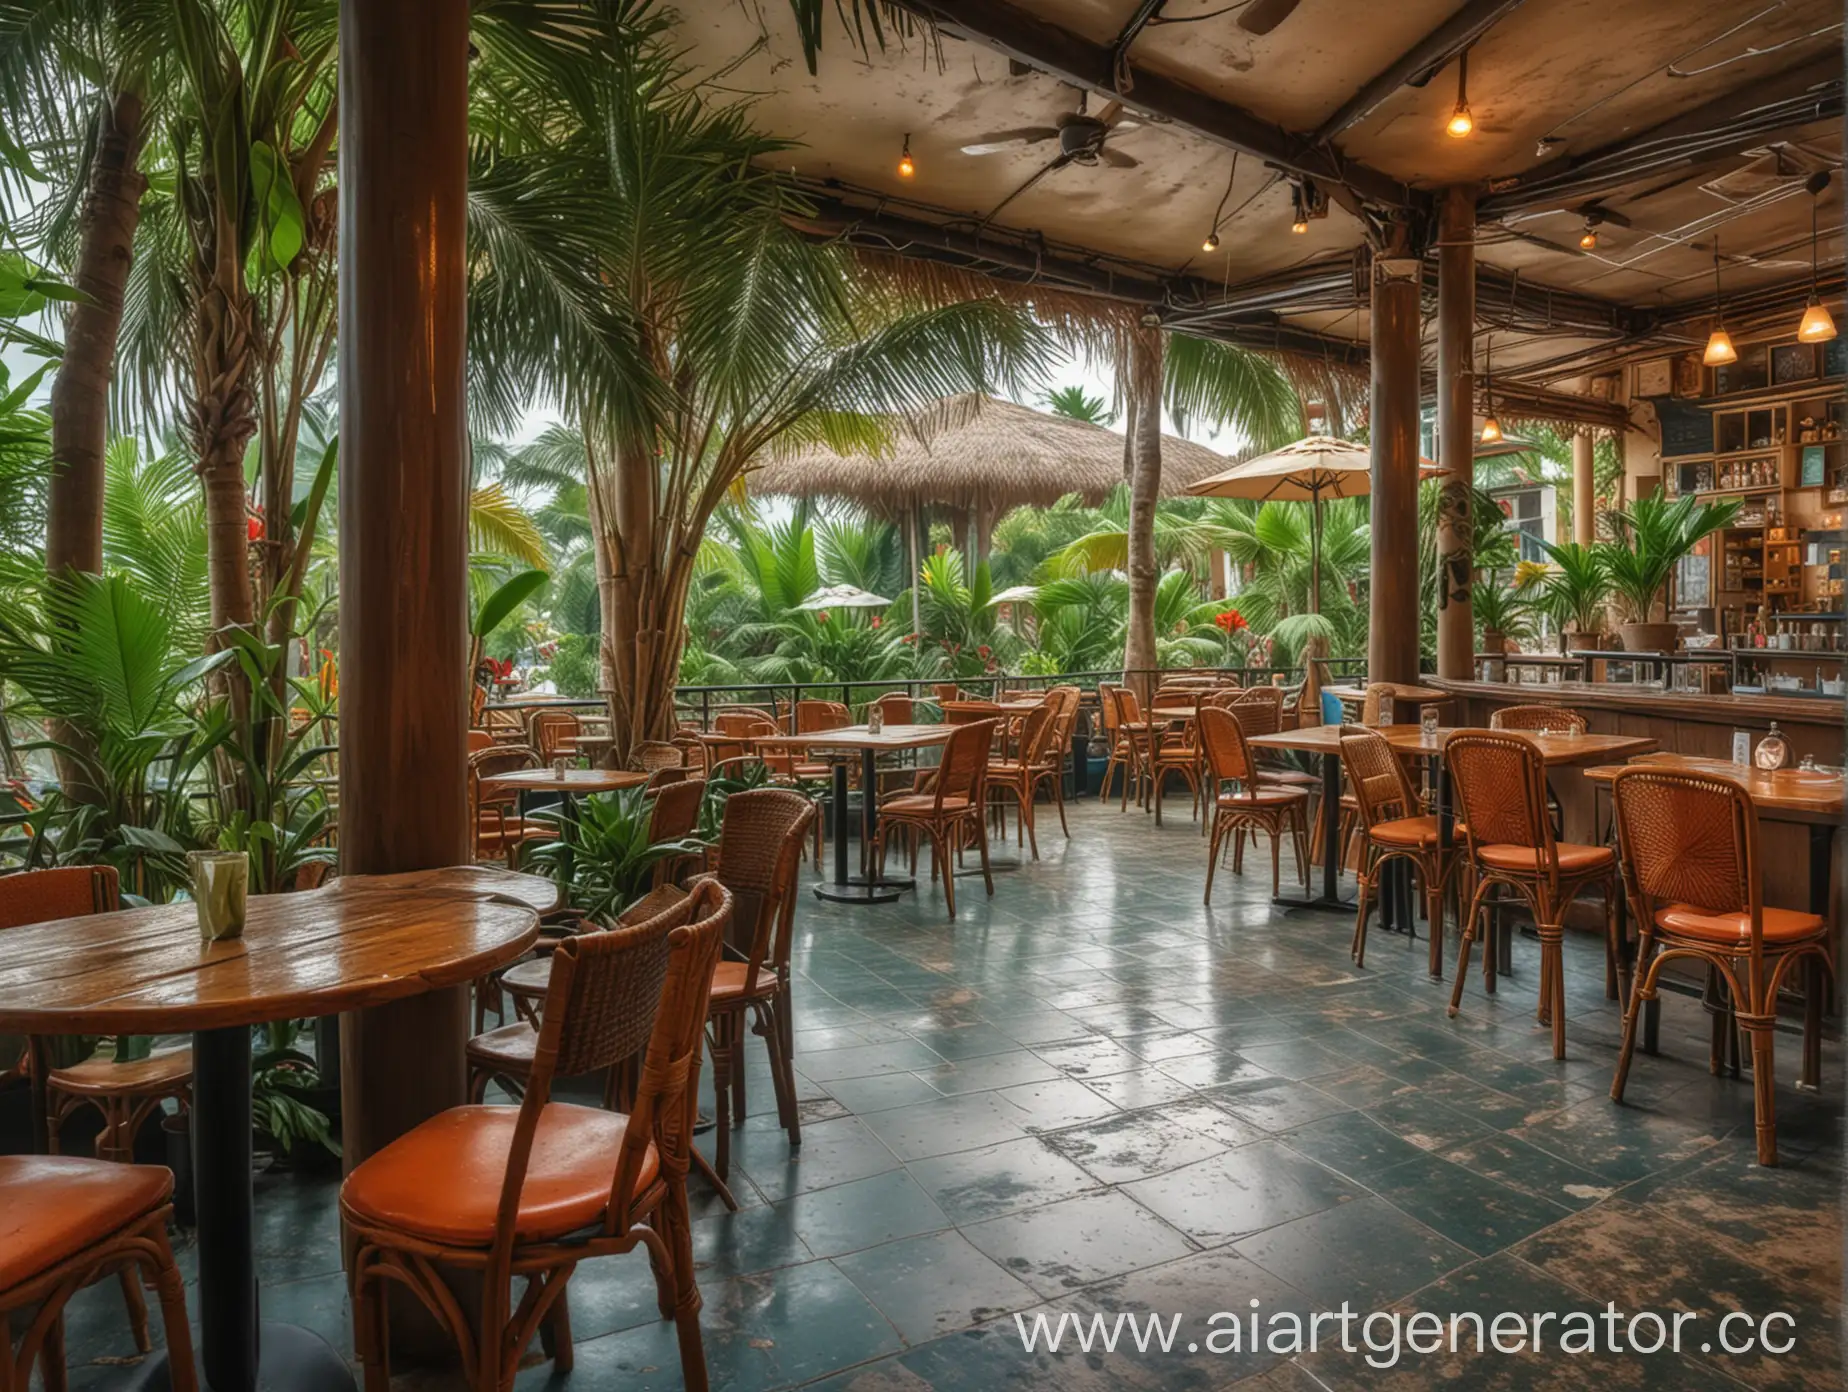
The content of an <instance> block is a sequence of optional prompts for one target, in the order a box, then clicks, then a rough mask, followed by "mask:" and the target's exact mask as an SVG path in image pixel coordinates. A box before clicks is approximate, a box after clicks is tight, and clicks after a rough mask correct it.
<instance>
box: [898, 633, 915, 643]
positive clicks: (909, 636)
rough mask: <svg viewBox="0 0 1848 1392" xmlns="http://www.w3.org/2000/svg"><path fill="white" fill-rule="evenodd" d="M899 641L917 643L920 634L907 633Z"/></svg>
mask: <svg viewBox="0 0 1848 1392" xmlns="http://www.w3.org/2000/svg"><path fill="white" fill-rule="evenodd" d="M898 641H899V642H901V643H915V642H917V641H918V635H917V634H915V633H907V634H906V635H905V636H904V637H903V638H900V639H899V640H898Z"/></svg>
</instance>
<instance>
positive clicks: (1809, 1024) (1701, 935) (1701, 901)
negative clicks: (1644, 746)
mask: <svg viewBox="0 0 1848 1392" xmlns="http://www.w3.org/2000/svg"><path fill="white" fill-rule="evenodd" d="M1611 800H1612V802H1613V804H1614V805H1615V807H1616V819H1617V837H1618V842H1619V844H1620V845H1621V847H1622V849H1623V874H1624V881H1625V886H1626V888H1627V890H1628V892H1629V895H1630V902H1631V904H1632V905H1633V906H1634V909H1635V913H1636V921H1637V924H1638V925H1639V933H1640V939H1641V941H1640V943H1639V946H1638V950H1637V958H1636V980H1635V985H1634V986H1633V987H1632V989H1631V991H1630V999H1629V1001H1628V1003H1627V1006H1626V1008H1625V1010H1624V1017H1623V1048H1622V1051H1621V1052H1620V1053H1619V1054H1618V1056H1617V1073H1616V1076H1615V1078H1613V1079H1612V1081H1611V1098H1612V1100H1613V1101H1617V1102H1621V1101H1623V1092H1624V1085H1625V1083H1626V1082H1627V1081H1628V1078H1629V1074H1630V1060H1631V1057H1632V1055H1633V1053H1634V1050H1635V1046H1636V1021H1637V1016H1638V1014H1639V1013H1640V1012H1641V1011H1642V1008H1643V1006H1644V1004H1645V1003H1646V1002H1648V1001H1651V1000H1654V999H1655V995H1656V982H1657V980H1658V978H1659V977H1660V976H1661V974H1662V968H1663V967H1664V966H1665V965H1666V964H1667V963H1669V962H1672V961H1674V960H1675V959H1676V958H1678V957H1684V958H1688V959H1690V960H1692V961H1697V962H1701V963H1703V964H1704V965H1705V966H1706V967H1707V968H1708V969H1709V970H1710V971H1714V972H1717V973H1718V974H1719V976H1720V979H1721V980H1722V981H1724V982H1725V983H1726V988H1727V990H1728V992H1729V993H1730V997H1731V1001H1730V1004H1731V1012H1730V1016H1731V1020H1733V1021H1736V1022H1737V1025H1738V1028H1739V1029H1741V1030H1743V1031H1744V1032H1745V1034H1746V1036H1747V1038H1748V1039H1749V1040H1750V1041H1751V1046H1752V1093H1753V1099H1752V1100H1753V1108H1754V1119H1755V1122H1756V1130H1757V1135H1758V1163H1759V1164H1761V1165H1775V1164H1776V1163H1777V1071H1776V1067H1775V1059H1774V1057H1773V1044H1774V1041H1775V1039H1776V1037H1777V999H1778V992H1779V990H1780V989H1781V988H1782V986H1783V985H1784V982H1785V979H1786V978H1787V977H1788V976H1789V975H1790V972H1791V969H1792V968H1794V967H1796V966H1798V965H1799V964H1802V965H1804V966H1806V967H1811V968H1812V972H1811V976H1810V979H1809V980H1808V981H1807V982H1806V987H1807V990H1808V993H1809V1009H1808V1011H1807V1013H1806V1019H1805V1021H1804V1039H1803V1044H1804V1051H1805V1055H1806V1057H1812V1058H1813V1057H1817V1056H1819V1054H1820V1050H1821V1027H1822V1009H1821V1006H1822V1002H1821V994H1820V993H1821V989H1822V981H1821V979H1820V977H1821V975H1822V974H1823V973H1825V972H1826V973H1827V974H1828V976H1829V977H1830V979H1831V980H1832V979H1833V978H1834V975H1835V956H1834V948H1833V935H1832V934H1831V933H1830V930H1829V921H1828V919H1826V918H1824V917H1823V916H1822V915H1820V914H1813V913H1804V912H1800V911H1798V910H1795V909H1775V908H1770V907H1768V906H1767V905H1766V904H1765V902H1764V885H1763V881H1762V876H1761V871H1760V865H1759V859H1758V810H1757V808H1755V807H1754V806H1753V805H1752V800H1751V798H1750V796H1749V795H1747V793H1746V792H1745V790H1744V789H1743V788H1741V787H1740V786H1739V785H1738V784H1737V783H1734V782H1733V781H1731V780H1730V779H1727V778H1724V777H1720V776H1717V775H1708V774H1697V773H1683V772H1678V771H1674V770H1670V769H1658V768H1651V767H1650V766H1649V765H1647V764H1635V765H1632V766H1630V767H1629V768H1626V769H1624V770H1623V771H1622V772H1620V773H1619V774H1618V775H1617V777H1616V778H1615V779H1614V780H1613V781H1612V783H1611ZM1730 1027H1731V1025H1730V1024H1729V1023H1728V1015H1727V1014H1726V1013H1722V1014H1720V1015H1717V1016H1716V1017H1715V1031H1714V1042H1713V1053H1712V1056H1711V1058H1710V1059H1709V1064H1708V1066H1709V1067H1710V1069H1711V1070H1712V1071H1713V1072H1715V1073H1717V1072H1719V1070H1720V1063H1721V1057H1722V1043H1723V1041H1722V1039H1721V1033H1720V1032H1721V1030H1722V1029H1726V1028H1730Z"/></svg>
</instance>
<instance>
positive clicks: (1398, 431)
mask: <svg viewBox="0 0 1848 1392" xmlns="http://www.w3.org/2000/svg"><path fill="white" fill-rule="evenodd" d="M1406 235H1407V234H1406V231H1405V229H1403V228H1399V229H1397V230H1396V235H1395V237H1394V240H1393V243H1392V245H1391V246H1390V247H1389V248H1388V249H1386V250H1383V251H1381V252H1378V253H1376V254H1375V256H1374V258H1373V269H1372V275H1373V299H1372V316H1371V317H1372V359H1373V383H1372V386H1373V395H1372V415H1371V435H1372V442H1373V461H1372V472H1373V478H1372V492H1373V499H1372V540H1373V556H1372V564H1371V577H1372V587H1371V588H1372V609H1371V614H1370V623H1369V628H1368V637H1367V677H1368V680H1369V681H1392V682H1412V681H1416V680H1417V677H1418V327H1419V326H1418V313H1419V277H1420V270H1421V268H1420V264H1419V262H1418V260H1417V258H1416V257H1415V256H1413V255H1412V254H1411V252H1410V248H1409V245H1408V242H1407V240H1406Z"/></svg>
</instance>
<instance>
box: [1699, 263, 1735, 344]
mask: <svg viewBox="0 0 1848 1392" xmlns="http://www.w3.org/2000/svg"><path fill="white" fill-rule="evenodd" d="M1700 360H1701V361H1702V362H1703V363H1705V364H1706V365H1707V366H1708V367H1724V366H1726V364H1727V363H1730V362H1738V361H1739V350H1738V349H1736V348H1734V347H1733V341H1732V335H1731V334H1729V333H1727V332H1726V302H1725V301H1724V300H1723V299H1722V298H1721V296H1720V238H1719V234H1718V233H1715V234H1714V237H1713V333H1712V334H1711V336H1709V337H1708V339H1707V351H1706V352H1704V353H1702V354H1701V356H1700Z"/></svg>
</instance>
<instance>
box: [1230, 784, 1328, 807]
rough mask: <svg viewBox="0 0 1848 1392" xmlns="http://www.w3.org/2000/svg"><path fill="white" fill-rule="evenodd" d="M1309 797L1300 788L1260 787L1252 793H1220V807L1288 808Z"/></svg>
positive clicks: (1305, 800)
mask: <svg viewBox="0 0 1848 1392" xmlns="http://www.w3.org/2000/svg"><path fill="white" fill-rule="evenodd" d="M1308 800H1309V795H1308V794H1307V793H1305V792H1304V791H1303V790H1302V789H1301V788H1266V787H1264V786H1262V785H1260V786H1259V787H1258V788H1257V789H1255V790H1254V791H1252V792H1244V793H1221V794H1220V795H1219V805H1220V806H1221V807H1288V806H1289V805H1290V804H1291V803H1293V802H1307V801H1308Z"/></svg>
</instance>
